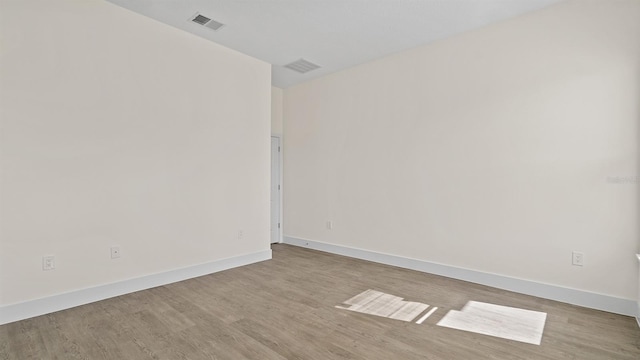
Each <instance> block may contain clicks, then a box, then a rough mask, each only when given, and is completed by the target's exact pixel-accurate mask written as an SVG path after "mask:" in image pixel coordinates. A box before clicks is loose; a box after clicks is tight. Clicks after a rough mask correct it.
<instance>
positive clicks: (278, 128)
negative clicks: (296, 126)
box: [271, 86, 283, 135]
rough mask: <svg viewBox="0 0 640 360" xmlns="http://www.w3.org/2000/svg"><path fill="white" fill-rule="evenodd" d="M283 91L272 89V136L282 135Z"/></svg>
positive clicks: (276, 88)
mask: <svg viewBox="0 0 640 360" xmlns="http://www.w3.org/2000/svg"><path fill="white" fill-rule="evenodd" d="M282 94H283V91H282V89H280V88H278V87H275V86H272V87H271V134H273V135H282V121H283V119H282V105H283V104H282V101H283V100H282Z"/></svg>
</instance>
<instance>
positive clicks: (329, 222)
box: [326, 220, 333, 230]
mask: <svg viewBox="0 0 640 360" xmlns="http://www.w3.org/2000/svg"><path fill="white" fill-rule="evenodd" d="M326 226H327V230H331V229H333V221H331V220H327V223H326Z"/></svg>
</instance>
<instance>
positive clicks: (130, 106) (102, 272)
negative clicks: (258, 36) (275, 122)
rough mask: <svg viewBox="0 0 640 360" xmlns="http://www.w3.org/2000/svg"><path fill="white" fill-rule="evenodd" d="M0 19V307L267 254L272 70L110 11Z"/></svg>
mask: <svg viewBox="0 0 640 360" xmlns="http://www.w3.org/2000/svg"><path fill="white" fill-rule="evenodd" d="M0 14H1V15H0V16H1V18H0V20H1V21H0V24H1V31H0V34H1V36H2V38H1V43H2V45H1V46H0V56H1V59H0V102H1V106H0V111H1V113H0V115H1V131H2V132H1V142H0V151H1V155H0V169H1V171H2V172H1V183H0V184H1V186H0V191H1V193H0V196H1V201H0V229H1V233H0V246H1V252H0V289H1V290H2V292H1V294H0V304H2V305H6V304H15V303H20V302H24V301H28V300H32V299H38V298H42V297H46V296H49V295H53V294H59V293H64V292H68V291H73V290H76V289H83V288H88V287H92V286H96V285H100V284H107V283H112V282H117V281H120V280H125V279H131V278H137V277H140V276H143V275H147V274H154V273H159V272H164V271H168V270H172V269H177V268H182V267H186V266H191V265H194V264H201V263H207V262H212V261H216V260H218V259H225V258H230V257H235V256H240V255H244V254H252V253H256V252H259V251H267V250H268V249H269V181H268V179H269V156H270V154H269V135H270V119H269V117H270V106H271V105H270V104H271V85H270V83H271V79H270V76H271V75H270V65H269V64H266V63H263V62H261V61H258V60H256V59H253V58H250V57H248V56H245V55H243V54H240V53H238V52H235V51H232V50H230V49H227V48H224V47H222V46H218V45H216V44H214V43H212V42H209V41H206V40H203V39H201V38H199V37H196V36H193V35H191V34H188V33H185V32H183V31H180V30H177V29H174V28H172V27H169V26H167V25H163V24H161V23H159V22H156V21H154V20H151V19H148V18H145V17H143V16H140V15H138V14H135V13H132V12H130V11H127V10H124V9H122V8H119V7H117V6H116V5H113V4H111V3H108V2H106V1H99V0H85V1H74V0H21V1H13V0H0ZM240 231H241V233H240ZM111 246H120V249H121V258H119V259H116V260H111V258H110V247H111ZM43 255H55V257H56V269H55V270H52V271H43V270H42V257H43Z"/></svg>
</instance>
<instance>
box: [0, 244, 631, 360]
mask: <svg viewBox="0 0 640 360" xmlns="http://www.w3.org/2000/svg"><path fill="white" fill-rule="evenodd" d="M367 289H374V290H378V291H382V292H386V293H389V294H394V295H396V296H400V297H403V298H404V299H406V300H407V301H418V302H424V303H427V304H429V305H431V306H437V307H439V310H438V311H437V312H435V313H434V314H433V315H432V316H431V317H429V318H428V319H427V320H426V321H425V322H424V323H423V324H422V325H418V324H415V323H413V322H404V321H398V320H392V319H387V318H382V317H377V316H371V315H367V314H360V313H356V312H352V311H346V310H341V309H336V308H335V307H334V306H335V305H339V304H341V303H342V302H343V301H345V300H347V299H349V298H351V297H352V296H354V295H356V294H359V293H361V292H363V291H364V290H367ZM469 300H475V301H482V302H488V303H492V304H498V305H504V306H512V307H518V308H523V309H529V310H535V311H543V312H546V313H548V315H547V323H546V326H545V331H544V335H543V338H542V343H541V345H539V346H537V345H531V344H526V343H520V342H516V341H511V340H505V339H500V338H494V337H490V336H486V335H480V334H474V333H469V332H464V331H459V330H455V329H449V328H444V327H440V326H436V325H435V324H436V323H437V322H438V320H440V319H441V318H442V317H443V316H444V315H445V314H446V312H447V311H448V310H451V309H456V310H459V309H461V308H462V307H463V306H464V304H465V303H466V302H467V301H469ZM0 359H3V360H8V359H12V360H13V359H20V360H22V359H38V360H40V359H65V360H66V359H89V360H96V359H118V360H123V359H171V360H174V359H230V360H241V359H260V360H269V359H279V360H281V359H323V360H324V359H362V360H376V359H385V360H390V359H407V360H411V359H434V360H435V359H447V360H452V359H527V360H531V359H581V360H582V359H598V360H602V359H634V360H637V359H640V329H639V328H638V325H637V324H636V322H635V320H634V319H633V318H631V317H626V316H620V315H615V314H610V313H606V312H602V311H596V310H590V309H585V308H580V307H577V306H572V305H567V304H563V303H559V302H554V301H550V300H544V299H539V298H535V297H531V296H526V295H520V294H515V293H511V292H508V291H503V290H497V289H494V288H489V287H486V286H481V285H475V284H471V283H467V282H463V281H458V280H452V279H448V278H444V277H439V276H435V275H429V274H424V273H420V272H416V271H411V270H405V269H399V268H394V267H391V266H386V265H380V264H375V263H370V262H366V261H361V260H356V259H350V258H346V257H342V256H337V255H332V254H327V253H322V252H317V251H313V250H309V249H303V248H297V247H293V246H288V245H274V246H273V260H271V261H266V262H262V263H258V264H253V265H249V266H245V267H242V268H237V269H232V270H228V271H224V272H220V273H216V274H212V275H208V276H203V277H200V278H196V279H192V280H188V281H183V282H179V283H175V284H171V285H167V286H162V287H158V288H154V289H150V290H145V291H140V292H137V293H132V294H128V295H124V296H119V297H116V298H112V299H108V300H104V301H100V302H97V303H93V304H89V305H85V306H80V307H76V308H73V309H69V310H65V311H60V312H57V313H53V314H49V315H44V316H39V317H36V318H32V319H28V320H24V321H19V322H15V323H11V324H6V325H3V326H0Z"/></svg>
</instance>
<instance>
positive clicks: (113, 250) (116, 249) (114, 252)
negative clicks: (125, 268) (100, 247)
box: [111, 246, 120, 259]
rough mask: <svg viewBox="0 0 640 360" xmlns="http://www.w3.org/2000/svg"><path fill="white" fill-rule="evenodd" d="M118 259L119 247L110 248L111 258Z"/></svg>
mask: <svg viewBox="0 0 640 360" xmlns="http://www.w3.org/2000/svg"><path fill="white" fill-rule="evenodd" d="M119 257H120V246H112V247H111V258H112V259H117V258H119Z"/></svg>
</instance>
